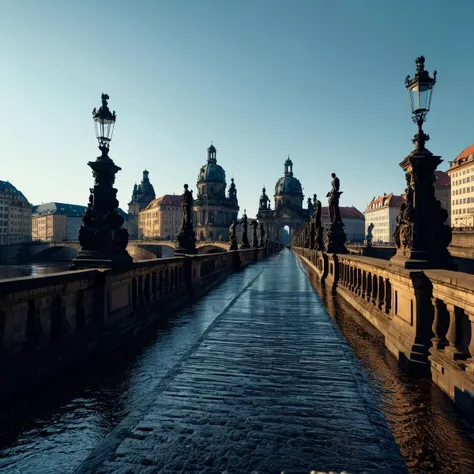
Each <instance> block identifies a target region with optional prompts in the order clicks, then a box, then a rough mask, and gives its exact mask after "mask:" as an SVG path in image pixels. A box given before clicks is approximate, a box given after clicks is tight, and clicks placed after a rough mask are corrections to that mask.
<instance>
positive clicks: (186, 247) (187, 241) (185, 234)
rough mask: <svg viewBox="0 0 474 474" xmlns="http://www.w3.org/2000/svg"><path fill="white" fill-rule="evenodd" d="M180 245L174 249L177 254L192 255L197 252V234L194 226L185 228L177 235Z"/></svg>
mask: <svg viewBox="0 0 474 474" xmlns="http://www.w3.org/2000/svg"><path fill="white" fill-rule="evenodd" d="M177 241H178V245H177V246H176V250H175V251H174V253H175V255H192V254H195V253H197V250H196V234H195V232H194V230H193V228H192V225H191V226H190V227H187V228H185V229H184V230H182V231H181V232H180V233H179V234H178V236H177Z"/></svg>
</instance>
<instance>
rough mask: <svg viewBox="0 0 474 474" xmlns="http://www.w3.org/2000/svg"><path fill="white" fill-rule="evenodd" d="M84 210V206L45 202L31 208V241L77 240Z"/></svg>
mask: <svg viewBox="0 0 474 474" xmlns="http://www.w3.org/2000/svg"><path fill="white" fill-rule="evenodd" d="M86 209H87V207H85V206H78V205H75V204H66V203H63V202H47V203H45V204H40V205H38V206H33V211H32V216H31V225H32V240H34V241H39V242H63V241H65V240H77V239H78V235H79V229H80V228H81V225H82V217H83V215H84V212H85V211H86Z"/></svg>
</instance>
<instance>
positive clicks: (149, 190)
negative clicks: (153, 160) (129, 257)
mask: <svg viewBox="0 0 474 474" xmlns="http://www.w3.org/2000/svg"><path fill="white" fill-rule="evenodd" d="M148 175H149V173H148V171H147V170H144V171H143V178H142V181H141V183H140V184H139V185H138V186H137V185H136V184H135V186H133V192H132V200H131V201H130V202H129V203H128V234H129V236H130V239H132V240H134V239H138V214H139V213H140V211H141V210H143V209H145V207H147V206H148V204H150V202H151V201H153V199H155V198H156V194H155V190H154V189H153V185H152V184H151V183H150V179H149V178H148Z"/></svg>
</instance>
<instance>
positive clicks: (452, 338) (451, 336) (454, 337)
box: [445, 304, 464, 359]
mask: <svg viewBox="0 0 474 474" xmlns="http://www.w3.org/2000/svg"><path fill="white" fill-rule="evenodd" d="M446 309H447V310H448V313H449V327H448V332H447V333H446V339H447V340H448V343H449V345H448V346H447V347H446V349H445V353H446V355H448V356H449V357H451V358H453V359H461V358H462V357H463V356H464V354H463V352H462V351H461V350H459V348H458V347H457V346H456V342H457V341H458V327H457V326H458V320H459V308H458V307H457V306H454V305H453V304H447V305H446Z"/></svg>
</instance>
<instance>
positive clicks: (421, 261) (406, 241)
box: [391, 56, 454, 268]
mask: <svg viewBox="0 0 474 474" xmlns="http://www.w3.org/2000/svg"><path fill="white" fill-rule="evenodd" d="M435 83H436V72H434V73H433V77H430V75H429V73H428V71H425V58H424V57H423V56H420V57H419V58H416V73H415V77H413V78H410V76H407V77H406V79H405V85H406V87H407V89H408V94H409V97H410V105H411V110H412V114H413V121H414V122H415V123H416V124H417V125H418V133H417V134H416V135H415V136H414V138H413V143H414V144H415V150H413V151H412V152H411V153H410V154H409V155H408V156H407V157H406V158H405V159H404V160H403V161H402V162H401V163H400V166H401V167H402V168H403V171H405V179H406V185H407V187H406V189H405V195H406V200H405V202H403V203H402V205H401V207H400V211H399V214H398V217H397V226H396V228H395V232H394V233H393V239H394V241H395V244H396V246H397V253H396V255H395V256H394V257H392V259H391V262H392V263H394V264H396V265H400V266H403V267H405V268H454V264H453V260H452V257H451V255H450V254H449V251H448V246H449V244H450V242H451V228H450V227H449V226H448V225H446V224H445V222H446V219H447V217H448V213H447V211H446V210H445V209H443V208H442V207H441V203H440V202H439V201H438V200H437V199H436V196H435V189H434V182H435V180H436V175H435V171H436V168H437V167H438V165H439V164H440V163H441V162H442V161H443V160H442V159H441V157H440V156H437V155H433V153H431V152H430V151H429V150H427V149H426V148H425V143H426V141H428V140H429V136H428V135H427V134H426V133H425V132H424V131H423V128H422V126H423V122H424V121H425V120H426V114H427V113H428V112H429V110H430V106H431V97H432V94H433V87H434V85H435Z"/></svg>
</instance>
